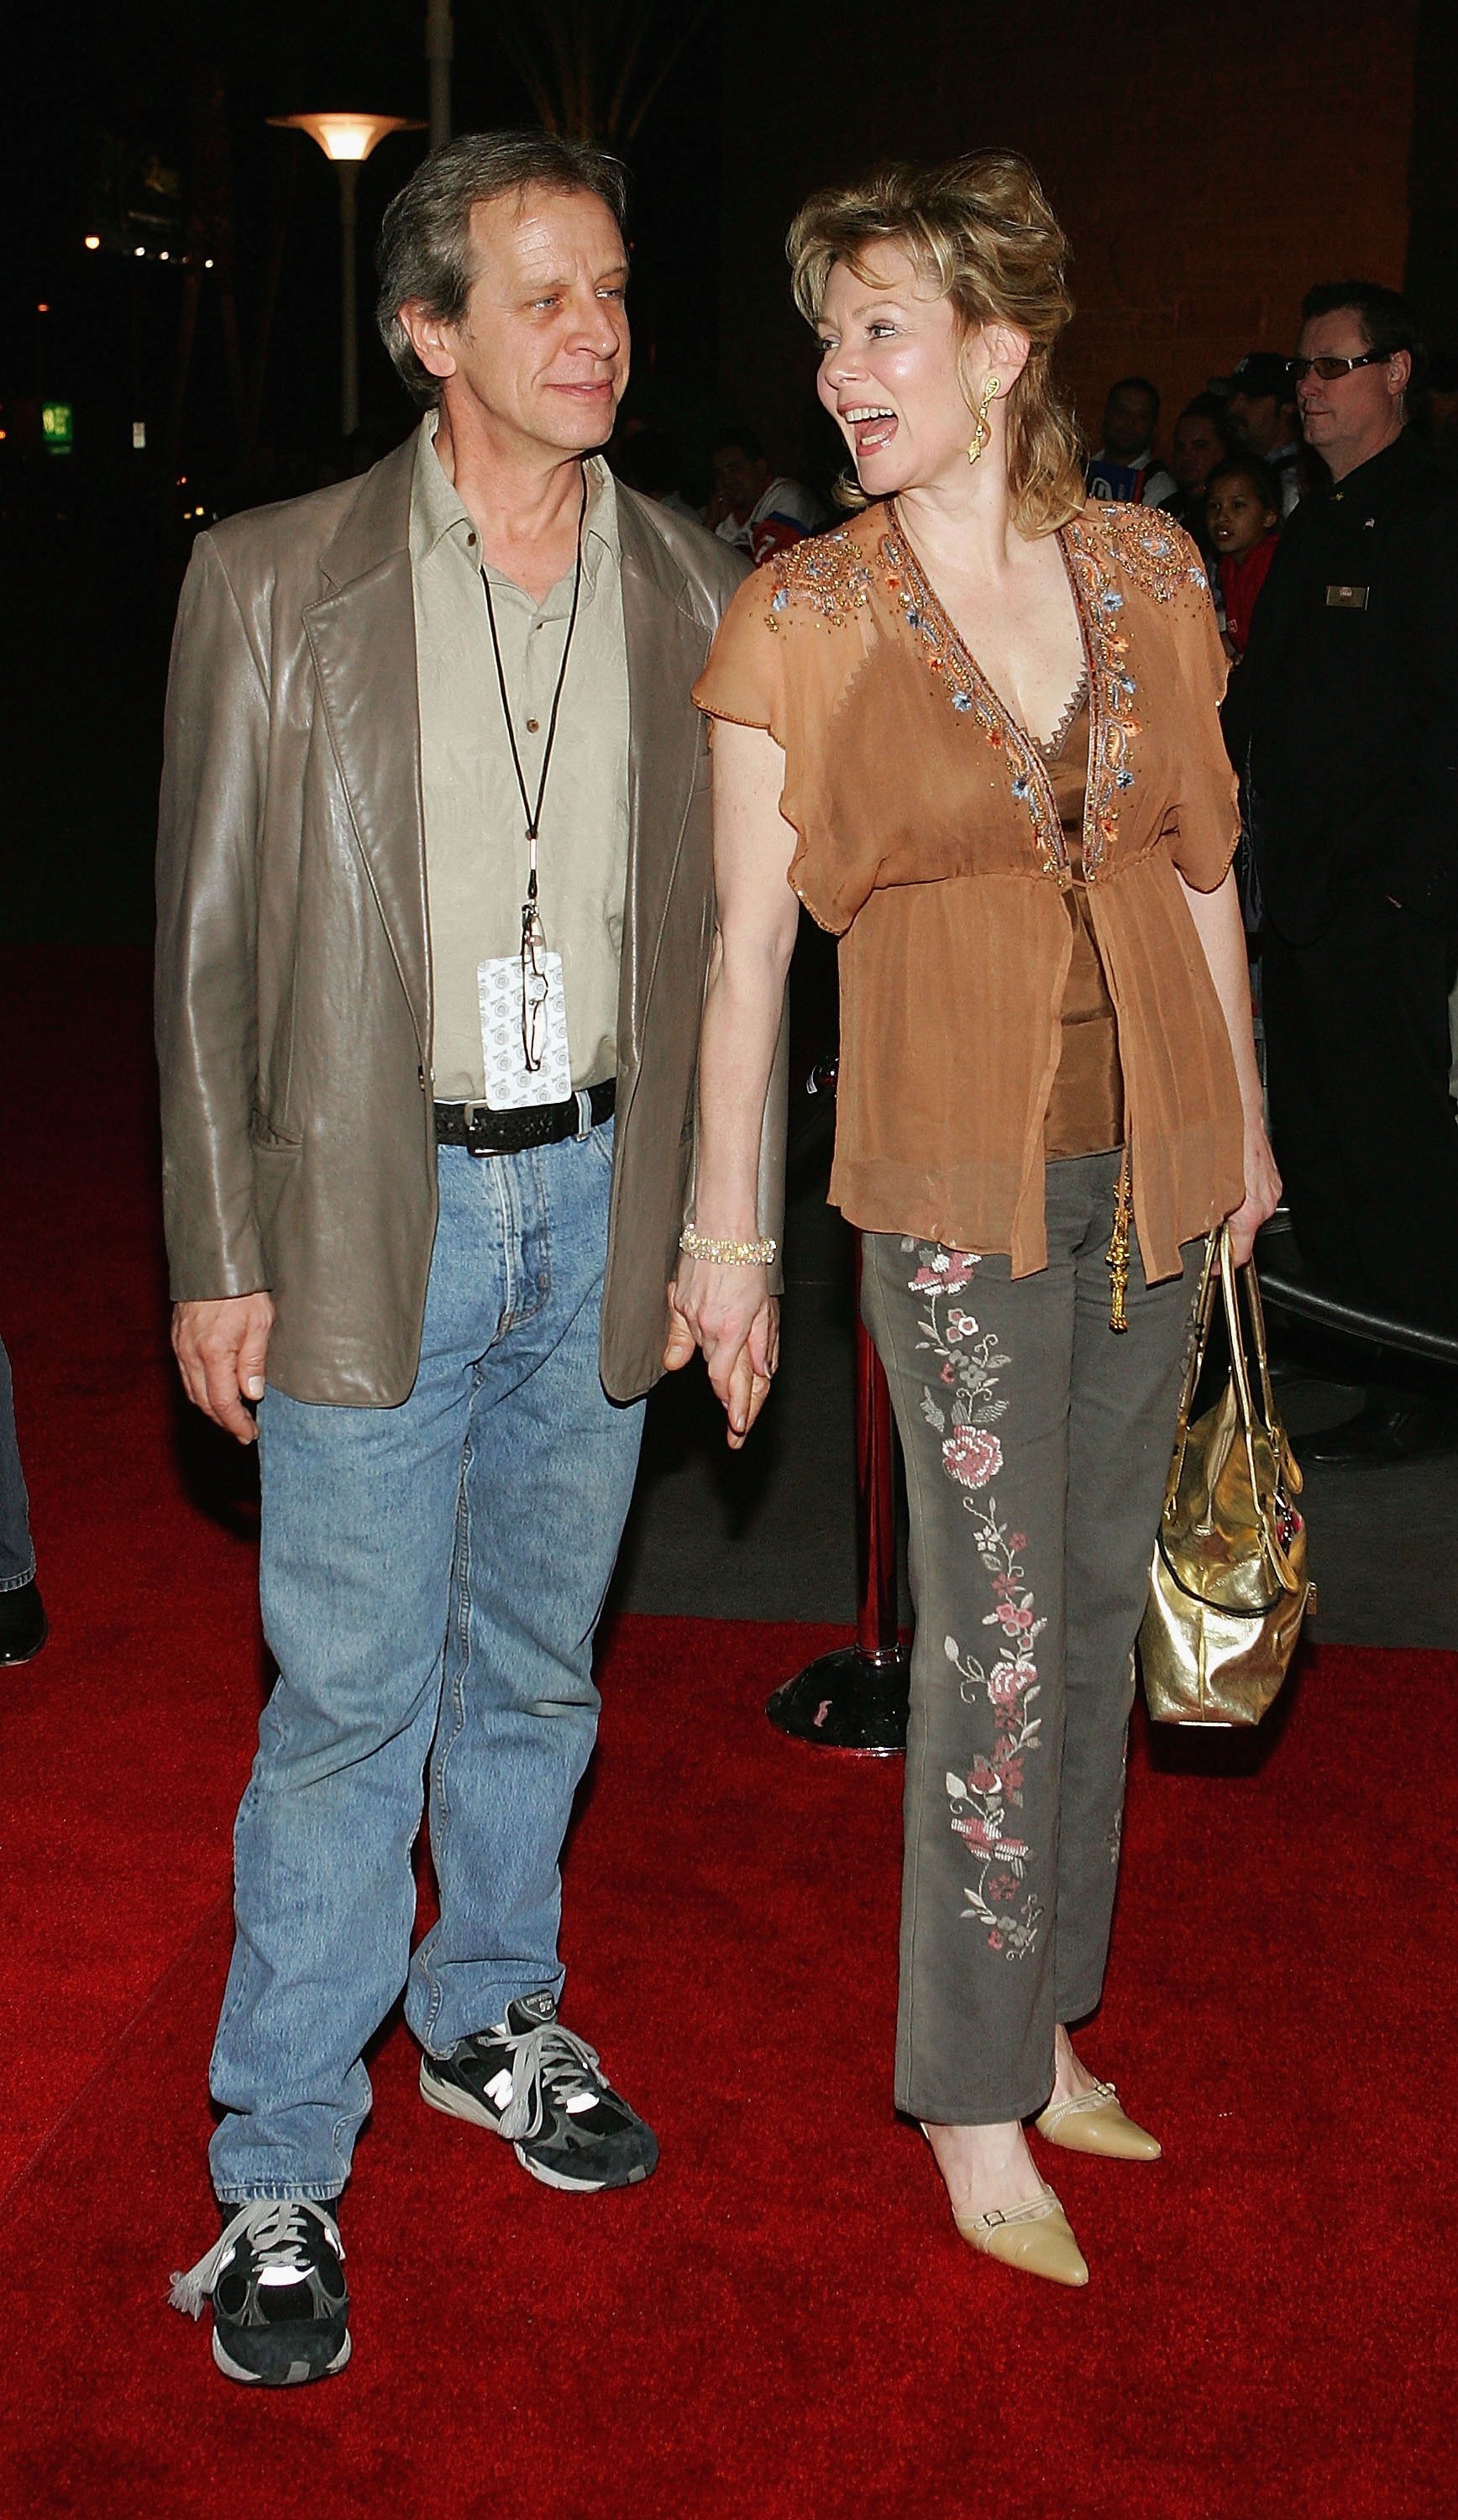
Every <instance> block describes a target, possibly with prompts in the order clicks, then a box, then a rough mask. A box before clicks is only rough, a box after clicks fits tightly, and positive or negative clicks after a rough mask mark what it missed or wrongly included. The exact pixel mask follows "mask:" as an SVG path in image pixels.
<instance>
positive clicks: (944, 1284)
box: [909, 1242, 982, 1329]
mask: <svg viewBox="0 0 1458 2520" xmlns="http://www.w3.org/2000/svg"><path fill="white" fill-rule="evenodd" d="M981 1258H982V1253H981V1252H980V1251H954V1250H952V1249H951V1248H950V1246H949V1245H947V1244H945V1243H941V1242H939V1243H937V1244H936V1245H935V1246H934V1247H933V1248H932V1250H931V1251H930V1252H929V1253H928V1254H927V1257H926V1258H925V1259H924V1260H923V1261H922V1264H921V1267H920V1268H919V1269H918V1270H917V1272H916V1275H915V1277H914V1278H912V1279H911V1280H910V1281H909V1284H910V1288H911V1292H912V1294H913V1295H919V1294H920V1293H921V1292H922V1290H923V1289H924V1288H935V1290H936V1292H937V1293H938V1294H939V1295H959V1294H960V1293H961V1291H962V1288H963V1287H964V1286H970V1285H971V1283H972V1272H973V1270H974V1269H975V1268H976V1266H977V1263H978V1261H979V1260H980V1259H981ZM955 1318H956V1319H957V1320H958V1321H965V1319H966V1315H965V1314H964V1313H958V1314H957V1315H956V1316H955ZM972 1327H973V1328H974V1329H975V1328H976V1327H977V1325H976V1323H975V1322H974V1323H973V1325H972Z"/></svg>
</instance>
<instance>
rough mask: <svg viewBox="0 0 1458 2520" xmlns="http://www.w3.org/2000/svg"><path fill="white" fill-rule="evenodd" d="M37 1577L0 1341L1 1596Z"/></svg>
mask: <svg viewBox="0 0 1458 2520" xmlns="http://www.w3.org/2000/svg"><path fill="white" fill-rule="evenodd" d="M34 1575H35V1552H34V1550H33V1549H32V1548H31V1546H30V1508H29V1504H28V1502H27V1500H26V1496H25V1478H24V1473H23V1471H22V1468H21V1451H20V1446H19V1445H18V1444H17V1442H16V1408H15V1391H14V1387H13V1385H12V1383H11V1378H10V1359H9V1357H8V1356H7V1355H6V1353H5V1346H4V1342H3V1340H0V1593H19V1591H20V1590H21V1587H22V1584H29V1583H30V1582H32V1580H33V1579H34Z"/></svg>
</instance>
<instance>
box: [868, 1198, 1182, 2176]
mask: <svg viewBox="0 0 1458 2520" xmlns="http://www.w3.org/2000/svg"><path fill="white" fill-rule="evenodd" d="M1119 1163H1120V1158H1119V1156H1118V1154H1108V1155H1084V1156H1079V1157H1075V1158H1073V1159H1072V1160H1069V1161H1065V1162H1060V1163H1054V1164H1049V1166H1048V1168H1047V1233H1048V1261H1047V1266H1046V1268H1045V1269H1041V1270H1039V1271H1038V1273H1037V1275H1036V1276H1033V1277H1027V1278H1017V1279H1014V1278H1013V1277H1012V1274H1011V1266H1010V1263H1009V1261H1008V1260H1007V1258H1006V1256H1005V1255H1000V1256H994V1255H989V1256H988V1257H987V1258H985V1259H984V1258H980V1257H978V1255H977V1254H975V1253H972V1252H967V1251H956V1250H950V1249H948V1248H945V1247H943V1246H941V1245H938V1244H936V1243H926V1242H916V1241H912V1240H906V1239H904V1238H902V1237H901V1236H899V1235H895V1234H867V1235H865V1236H863V1238H862V1250H863V1272H862V1310H863V1312H864V1316H865V1323H866V1327H867V1328H868V1329H869V1331H870V1334H871V1337H872V1338H873V1339H874V1341H875V1344H876V1348H877V1352H878V1353H879V1355H880V1358H881V1362H882V1364H883V1365H884V1366H885V1368H886V1373H887V1378H888V1380H889V1382H890V1385H891V1397H892V1404H893V1407H894V1409H895V1412H896V1419H897V1425H898V1428H899V1430H900V1434H901V1440H902V1449H903V1452H904V1454H905V1457H906V1488H907V1495H908V1498H909V1503H910V1520H911V1550H910V1572H911V1591H912V1597H913V1598H914V1600H915V1604H916V1644H915V1649H914V1651H913V1654H912V1658H911V1722H910V1731H909V1733H908V1736H907V1742H906V1869H905V1876H904V1881H903V1890H902V1936H901V2013H900V2021H899V2026H898V2036H897V2066H896V2098H897V2105H898V2107H900V2108H903V2109H905V2110H906V2112H907V2114H908V2115H909V2116H911V2117H916V2118H923V2119H927V2120H939V2121H941V2122H942V2123H943V2124H945V2125H951V2126H985V2125H993V2124H996V2123H998V2122H1000V2121H1004V2120H1008V2119H1012V2118H1022V2117H1028V2116H1031V2115H1032V2114H1033V2112H1034V2111H1035V2110H1038V2109H1040V2108H1041V2107H1042V2106H1043V2104H1044V2102H1045V2101H1046V2099H1047V2096H1048V2093H1049V2092H1050V2090H1051V2088H1052V2082H1053V2030H1054V2026H1055V2024H1056V2023H1058V2022H1060V2021H1061V2022H1073V2021H1079V2020H1082V2018H1083V2016H1084V2015H1085V2014H1086V2013H1089V2012H1091V2011H1092V2010H1093V2008H1094V2006H1095V2004H1096V2003H1098V2000H1099V1996H1100V1993H1101V1991H1102V1987H1103V1975H1104V1962H1105V1958H1106V1957H1107V1953H1108V1945H1109V1926H1110V1920H1111V1917H1112V1913H1113V1906H1114V1890H1115V1883H1116V1880H1117V1877H1118V1868H1119V1835H1120V1823H1121V1820H1122V1816H1123V1809H1124V1764H1125V1745H1126V1739H1127V1729H1128V1716H1129V1708H1130V1705H1131V1703H1132V1698H1133V1667H1132V1651H1133V1643H1134V1639H1135V1636H1136V1635H1137V1633H1138V1627H1139V1621H1140V1619H1141V1617H1142V1616H1143V1610H1144V1598H1145V1589H1146V1585H1147V1582H1148V1575H1149V1560H1150V1554H1151V1552H1152V1549H1153V1546H1154V1535H1155V1529H1156V1526H1157V1524H1158V1521H1159V1513H1160V1503H1161V1499H1162V1497H1163V1494H1164V1486H1165V1478H1166V1474H1167V1472H1168V1469H1169V1465H1170V1453H1171V1445H1172V1442H1173V1434H1174V1419H1175V1414H1176V1411H1177V1409H1178V1404H1179V1382H1180V1374H1181V1370H1182V1367H1183V1361H1184V1355H1185V1343H1186V1338H1187V1335H1188V1330H1189V1324H1190V1314H1191V1308H1192V1304H1193V1300H1194V1277H1195V1263H1196V1261H1197V1259H1198V1256H1199V1253H1200V1250H1201V1247H1202V1246H1201V1245H1200V1243H1198V1242H1192V1243H1187V1244H1186V1245H1185V1248H1184V1253H1183V1257H1184V1263H1185V1268H1184V1275H1183V1277H1182V1278H1171V1279H1166V1280H1165V1281H1163V1282H1162V1283H1159V1284H1157V1285H1153V1286H1151V1285H1148V1284H1146V1282H1145V1279H1144V1273H1143V1270H1142V1268H1141V1267H1140V1263H1139V1256H1138V1252H1137V1249H1132V1250H1131V1251H1130V1255H1129V1283H1128V1298H1127V1313H1128V1328H1127V1331H1126V1332H1124V1333H1122V1334H1121V1333H1118V1332H1115V1331H1113V1330H1111V1329H1110V1328H1109V1299H1110V1286H1109V1271H1108V1267H1107V1261H1106V1254H1107V1250H1108V1244H1109V1238H1110V1235H1111V1232H1112V1230H1113V1207H1114V1192H1115V1186H1116V1183H1117V1181H1118V1175H1119Z"/></svg>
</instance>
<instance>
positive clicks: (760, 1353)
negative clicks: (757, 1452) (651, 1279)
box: [663, 1233, 779, 1452]
mask: <svg viewBox="0 0 1458 2520" xmlns="http://www.w3.org/2000/svg"><path fill="white" fill-rule="evenodd" d="M690 1243H696V1244H697V1245H698V1246H699V1247H698V1249H697V1250H689V1249H686V1248H685V1250H684V1251H683V1254H682V1257H681V1260H680V1264H679V1272H678V1275H677V1277H676V1278H675V1279H674V1280H673V1281H672V1282H671V1283H670V1285H669V1289H668V1304H669V1328H668V1341H667V1344H666V1346H665V1348H664V1351H663V1362H664V1364H665V1366H666V1367H667V1368H668V1370H669V1372H670V1373H677V1372H678V1371H679V1369H680V1367H681V1366H685V1365H686V1364H687V1363H688V1361H689V1359H690V1358H691V1357H692V1356H693V1354H694V1352H695V1350H701V1351H702V1353H703V1359H704V1363H705V1365H706V1367H707V1368H708V1373H709V1380H710V1382H711V1383H712V1384H713V1386H714V1390H715V1392H716V1394H717V1395H718V1398H719V1399H720V1401H721V1402H722V1403H723V1406H724V1411H725V1415H726V1416H727V1418H728V1419H729V1449H730V1451H731V1452H738V1450H739V1449H740V1447H741V1445H742V1444H743V1442H744V1439H745V1437H746V1435H747V1434H748V1433H749V1430H750V1428H751V1426H752V1425H753V1424H754V1421H755V1419H756V1418H758V1416H759V1414H760V1411H761V1410H762V1409H763V1407H764V1405H765V1402H766V1401H767V1400H768V1398H769V1396H770V1385H771V1383H772V1381H773V1377H774V1369H775V1367H776V1365H777V1364H778V1362H779V1301H778V1298H777V1297H776V1296H774V1295H772V1294H771V1292H770V1282H769V1265H770V1262H771V1261H772V1260H773V1257H774V1245H773V1242H771V1243H769V1244H768V1245H767V1244H764V1243H754V1244H739V1245H726V1244H723V1243H710V1242H709V1239H708V1238H707V1237H706V1236H699V1235H696V1234H693V1233H689V1234H686V1235H685V1244H690ZM727 1248H734V1249H740V1250H745V1251H752V1252H754V1253H756V1254H758V1253H764V1255H765V1256H764V1257H754V1258H748V1259H742V1260H741V1259H732V1260H727V1259H724V1258H721V1257H718V1256H709V1255H711V1254H712V1255H717V1254H719V1253H722V1252H723V1251H725V1250H726V1249H727Z"/></svg>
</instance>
